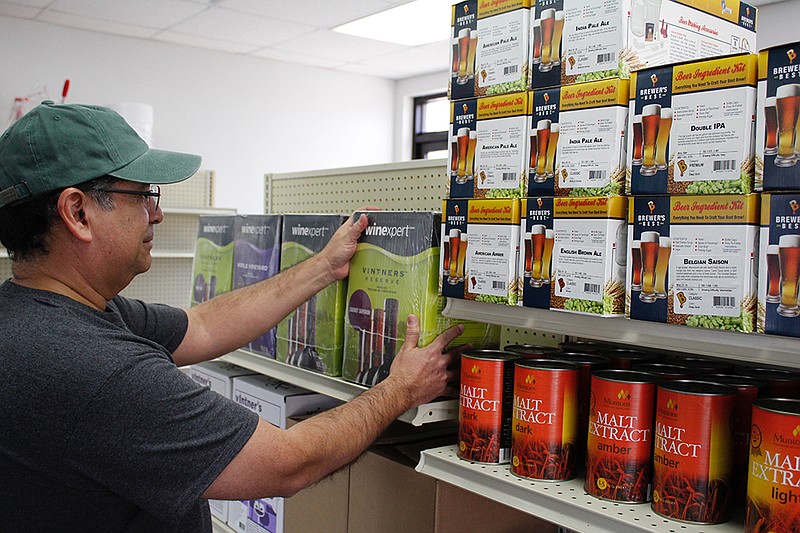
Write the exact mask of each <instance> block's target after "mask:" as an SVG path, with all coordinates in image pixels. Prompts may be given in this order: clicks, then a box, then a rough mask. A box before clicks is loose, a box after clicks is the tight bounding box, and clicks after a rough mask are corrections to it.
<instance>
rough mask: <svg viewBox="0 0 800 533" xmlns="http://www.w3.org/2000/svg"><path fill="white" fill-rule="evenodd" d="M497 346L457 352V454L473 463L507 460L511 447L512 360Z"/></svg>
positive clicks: (513, 359)
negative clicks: (459, 369) (459, 363)
mask: <svg viewBox="0 0 800 533" xmlns="http://www.w3.org/2000/svg"><path fill="white" fill-rule="evenodd" d="M518 357H519V356H517V355H515V354H512V353H509V352H503V351H499V350H475V351H470V352H464V353H463V354H462V355H461V386H460V394H459V404H458V457H460V458H461V459H465V460H467V461H473V462H476V463H489V464H498V463H505V462H508V459H509V454H510V451H511V400H512V394H513V392H514V361H516V360H517V359H518Z"/></svg>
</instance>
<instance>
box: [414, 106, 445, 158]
mask: <svg viewBox="0 0 800 533" xmlns="http://www.w3.org/2000/svg"><path fill="white" fill-rule="evenodd" d="M449 127H450V101H449V100H448V99H447V94H446V93H440V94H431V95H428V96H420V97H417V98H414V141H413V146H412V149H411V157H412V159H434V158H446V157H447V133H448V132H447V130H448V129H449Z"/></svg>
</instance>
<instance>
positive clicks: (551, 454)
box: [511, 364, 579, 481]
mask: <svg viewBox="0 0 800 533" xmlns="http://www.w3.org/2000/svg"><path fill="white" fill-rule="evenodd" d="M578 374H579V371H578V369H577V367H572V368H558V369H554V368H530V367H525V366H521V365H519V364H517V366H516V370H515V373H514V409H513V414H512V419H511V420H512V427H511V456H512V458H511V472H512V473H514V474H516V475H518V476H521V477H526V478H532V479H542V480H550V481H563V480H567V479H572V478H574V477H575V475H576V471H575V470H576V469H575V466H576V459H577V457H576V456H577V450H576V447H575V441H576V438H577V428H578V405H577V404H578Z"/></svg>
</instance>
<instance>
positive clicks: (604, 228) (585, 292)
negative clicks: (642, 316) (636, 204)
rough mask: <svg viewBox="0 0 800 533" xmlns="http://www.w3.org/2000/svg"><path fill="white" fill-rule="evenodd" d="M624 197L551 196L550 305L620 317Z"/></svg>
mask: <svg viewBox="0 0 800 533" xmlns="http://www.w3.org/2000/svg"><path fill="white" fill-rule="evenodd" d="M627 203H628V199H627V198H625V197H622V196H611V197H605V196H597V197H590V198H554V199H553V237H554V239H555V241H554V242H553V243H552V244H549V243H547V241H546V240H545V249H547V247H548V246H552V254H553V257H552V260H551V261H552V283H551V287H552V289H551V291H552V292H551V296H550V309H552V310H556V311H569V312H572V313H579V314H588V315H600V316H603V317H621V316H624V312H625V257H626V254H625V247H626V244H627V223H626V214H627V208H628V205H627Z"/></svg>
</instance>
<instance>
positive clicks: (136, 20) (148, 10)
mask: <svg viewBox="0 0 800 533" xmlns="http://www.w3.org/2000/svg"><path fill="white" fill-rule="evenodd" d="M204 9H207V7H204V6H203V5H201V4H197V3H194V2H187V1H185V0H136V1H135V2H131V1H129V0H55V2H53V4H52V5H51V6H50V8H49V10H51V11H58V12H60V13H67V14H70V15H80V16H84V17H89V18H95V19H103V20H109V21H112V22H118V23H122V24H132V25H135V26H145V27H148V28H158V29H166V28H169V27H170V26H172V25H174V24H177V23H178V22H180V21H182V20H184V19H186V18H188V17H190V16H192V15H195V14H197V13H200V12H201V11H203V10H204Z"/></svg>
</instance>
